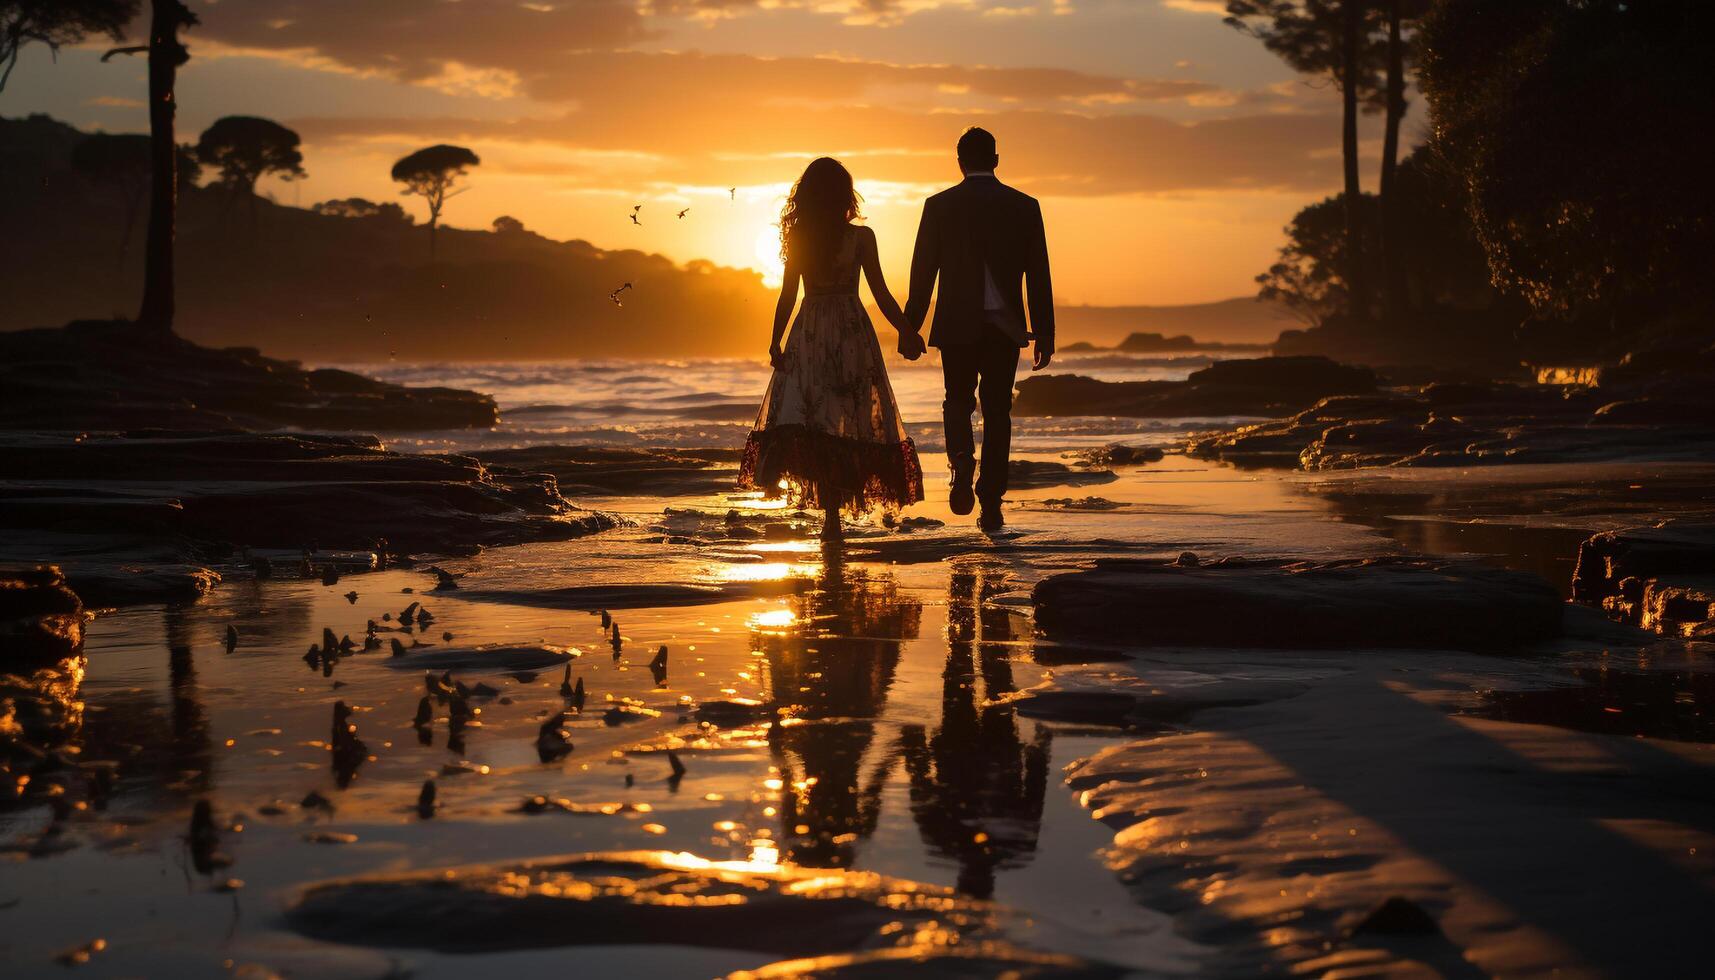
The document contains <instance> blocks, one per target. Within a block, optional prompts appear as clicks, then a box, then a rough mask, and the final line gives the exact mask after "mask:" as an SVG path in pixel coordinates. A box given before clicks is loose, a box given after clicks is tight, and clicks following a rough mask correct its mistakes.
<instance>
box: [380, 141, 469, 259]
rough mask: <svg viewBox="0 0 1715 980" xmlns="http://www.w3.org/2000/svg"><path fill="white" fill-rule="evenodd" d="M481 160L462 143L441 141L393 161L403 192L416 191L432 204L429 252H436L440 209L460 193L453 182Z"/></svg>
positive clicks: (410, 192)
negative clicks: (451, 143) (403, 187)
mask: <svg viewBox="0 0 1715 980" xmlns="http://www.w3.org/2000/svg"><path fill="white" fill-rule="evenodd" d="M480 163H482V160H480V159H479V158H478V157H477V155H476V154H475V153H472V152H471V151H470V150H467V149H465V148H464V147H462V146H451V145H448V144H446V143H439V144H436V145H434V146H426V147H424V148H423V149H421V150H418V151H417V152H415V153H411V154H408V155H406V156H404V157H401V158H400V159H399V162H397V163H395V164H393V179H394V180H396V181H398V182H399V183H401V184H404V185H405V189H404V190H403V191H401V192H400V193H403V194H415V195H417V196H419V197H421V198H422V199H423V201H424V203H426V204H427V205H428V206H429V254H430V255H433V254H434V252H435V229H436V228H437V227H438V226H439V225H440V223H441V209H442V208H444V207H446V203H447V198H449V197H452V196H453V195H454V194H457V193H459V192H458V191H455V190H453V189H452V188H453V184H454V183H455V182H457V180H458V179H459V178H460V177H462V176H464V175H465V173H466V171H467V170H468V169H469V168H471V167H474V166H476V165H478V164H480Z"/></svg>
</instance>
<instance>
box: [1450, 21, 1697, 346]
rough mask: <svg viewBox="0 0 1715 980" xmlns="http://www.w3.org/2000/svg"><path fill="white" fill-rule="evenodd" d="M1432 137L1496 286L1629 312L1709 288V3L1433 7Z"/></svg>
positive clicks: (1566, 304)
mask: <svg viewBox="0 0 1715 980" xmlns="http://www.w3.org/2000/svg"><path fill="white" fill-rule="evenodd" d="M1422 31H1423V42H1424V54H1423V81H1422V86H1423V90H1424V93H1425V96H1426V97H1427V100H1428V102H1429V106H1430V111H1431V114H1432V117H1433V121H1434V137H1433V141H1434V146H1435V147H1436V150H1437V152H1438V153H1439V154H1440V155H1441V156H1442V157H1443V158H1445V159H1446V160H1447V161H1448V163H1449V164H1450V165H1451V166H1452V167H1453V168H1454V169H1455V171H1456V172H1457V173H1458V174H1459V175H1460V176H1461V178H1462V179H1463V181H1464V183H1465V185H1466V186H1467V188H1468V189H1469V208H1470V214H1471V219H1472V223H1473V225H1474V227H1475V229H1476V232H1477V236H1478V238H1479V240H1480V241H1481V242H1482V245H1483V248H1484V250H1485V252H1486V254H1487V257H1488V262H1489V267H1490V270H1491V272H1492V274H1493V278H1494V281H1495V284H1496V285H1497V286H1500V287H1501V288H1504V289H1508V290H1513V291H1516V292H1518V293H1519V294H1521V295H1522V296H1523V297H1524V298H1526V299H1527V300H1529V302H1530V303H1531V305H1532V306H1533V307H1534V308H1535V309H1536V310H1537V311H1538V312H1539V313H1542V314H1552V315H1557V316H1562V317H1572V318H1577V317H1580V316H1585V315H1590V316H1594V317H1597V318H1603V319H1605V318H1611V317H1625V318H1628V319H1632V320H1636V319H1639V318H1647V317H1649V316H1651V315H1652V313H1659V312H1661V311H1662V309H1663V307H1664V305H1665V306H1670V307H1685V306H1686V305H1688V304H1695V305H1701V306H1704V307H1706V306H1707V305H1708V304H1709V303H1710V300H1711V295H1712V292H1715V286H1712V284H1711V281H1710V277H1709V275H1708V263H1709V256H1710V255H1711V254H1712V253H1715V240H1712V239H1715V190H1712V188H1711V184H1710V181H1709V178H1708V175H1707V174H1706V173H1705V172H1704V171H1703V168H1702V166H1701V165H1700V164H1701V162H1702V161H1703V160H1704V159H1705V158H1706V157H1707V152H1706V151H1705V149H1704V147H1705V146H1706V141H1707V139H1708V129H1709V122H1710V110H1709V95H1708V80H1707V78H1706V77H1705V76H1706V75H1707V72H1708V65H1709V54H1710V43H1711V42H1710V38H1711V37H1715V4H1710V3H1708V2H1707V0H1646V2H1638V0H1631V2H1622V0H1443V2H1442V3H1440V4H1439V5H1438V6H1437V7H1436V8H1435V9H1434V10H1433V11H1432V12H1431V13H1430V14H1429V16H1428V17H1427V18H1426V19H1425V21H1424V24H1423V28H1422Z"/></svg>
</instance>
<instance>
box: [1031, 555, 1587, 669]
mask: <svg viewBox="0 0 1715 980" xmlns="http://www.w3.org/2000/svg"><path fill="white" fill-rule="evenodd" d="M1034 598H1035V603H1036V624H1037V626H1038V627H1040V628H1041V629H1042V630H1043V631H1045V632H1046V633H1047V634H1048V636H1049V637H1050V638H1052V639H1056V640H1062V639H1072V640H1089V641H1107V642H1114V643H1122V644H1127V645H1133V646H1140V647H1160V646H1187V647H1256V648H1264V649H1268V648H1274V649H1360V648H1365V647H1394V648H1415V649H1451V650H1497V649H1506V648H1511V647H1517V646H1521V645H1528V644H1532V643H1536V642H1539V641H1542V640H1546V639H1549V638H1552V637H1555V636H1558V635H1559V634H1560V632H1561V618H1562V612H1563V605H1562V602H1561V600H1560V596H1559V595H1558V594H1557V593H1556V592H1555V590H1554V588H1553V587H1552V586H1550V585H1549V584H1548V583H1547V582H1545V581H1543V580H1541V579H1539V578H1537V577H1536V576H1533V575H1528V574H1525V573H1522V572H1515V571H1509V570H1506V569H1499V568H1493V567H1490V566H1487V565H1481V564H1477V563H1474V562H1460V561H1446V560H1437V559H1413V558H1370V559H1362V560H1348V561H1289V560H1245V559H1227V560H1224V561H1219V562H1213V563H1208V564H1202V565H1190V566H1180V565H1176V564H1172V563H1169V562H1165V561H1147V560H1119V561H1105V562H1098V563H1097V565H1096V567H1095V568H1093V569H1089V570H1086V571H1078V572H1070V573H1066V574H1063V575H1056V576H1053V577H1051V578H1048V579H1045V580H1044V581H1042V582H1041V583H1039V584H1038V585H1037V586H1036V590H1035V594H1034Z"/></svg>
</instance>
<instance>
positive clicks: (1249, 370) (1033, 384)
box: [1013, 357, 1376, 418]
mask: <svg viewBox="0 0 1715 980" xmlns="http://www.w3.org/2000/svg"><path fill="white" fill-rule="evenodd" d="M1375 389H1376V376H1375V373H1374V372H1373V371H1371V370H1370V369H1369V368H1362V367H1352V366H1349V365H1344V364H1337V363H1335V362H1333V361H1331V360H1328V359H1327V358H1325V357H1263V358H1255V359H1250V360H1231V361H1217V362H1216V363H1214V364H1211V365H1209V366H1208V367H1206V368H1204V369H1202V370H1201V371H1195V372H1193V373H1192V374H1191V376H1190V377H1189V378H1187V379H1185V380H1184V381H1098V380H1096V379H1095V378H1086V377H1083V376H1082V375H1076V374H1050V375H1042V376H1038V377H1033V378H1025V379H1024V380H1022V381H1020V382H1019V383H1018V398H1017V400H1016V401H1015V402H1014V404H1013V411H1014V412H1015V413H1016V414H1018V415H1119V416H1128V417H1136V418H1167V417H1176V416H1199V415H1264V416H1273V415H1280V414H1282V413H1284V412H1295V411H1298V410H1300V409H1302V408H1305V407H1306V406H1309V405H1312V404H1314V403H1315V402H1316V401H1317V400H1318V399H1321V398H1325V397H1327V396H1329V395H1355V394H1365V393H1368V392H1373V391H1375Z"/></svg>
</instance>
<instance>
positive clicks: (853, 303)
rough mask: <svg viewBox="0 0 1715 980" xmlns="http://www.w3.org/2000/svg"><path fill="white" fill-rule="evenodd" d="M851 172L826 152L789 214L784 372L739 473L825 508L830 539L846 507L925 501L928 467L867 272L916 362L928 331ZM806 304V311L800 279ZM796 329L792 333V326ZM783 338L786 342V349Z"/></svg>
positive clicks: (779, 314) (742, 479) (784, 230)
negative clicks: (911, 325)
mask: <svg viewBox="0 0 1715 980" xmlns="http://www.w3.org/2000/svg"><path fill="white" fill-rule="evenodd" d="M858 217H859V215H858V195H857V192H856V191H855V190H854V189H853V188H852V175H851V174H850V173H848V172H847V171H846V168H845V167H843V166H841V165H840V163H839V161H837V160H833V159H830V158H828V157H822V158H821V159H819V160H816V161H814V162H813V163H811V164H810V166H809V167H807V168H806V169H805V170H804V175H803V176H802V177H799V178H798V182H797V183H796V184H794V185H793V187H792V193H791V194H790V195H789V196H788V197H787V199H786V207H785V208H784V209H783V210H782V211H781V213H780V255H781V258H782V259H783V260H784V261H785V264H786V271H785V275H784V277H783V280H782V282H781V284H780V302H779V303H778V304H776V306H775V309H774V336H773V340H772V341H771V342H770V344H769V347H768V359H769V361H770V363H772V364H773V365H774V376H773V378H771V379H770V380H769V382H768V393H767V394H766V395H765V396H763V399H762V411H761V413H760V414H759V415H758V416H757V419H756V428H755V429H754V430H753V431H752V432H751V433H750V439H749V440H748V441H747V442H746V443H745V447H744V462H743V464H742V466H741V468H740V470H739V486H740V487H741V488H743V489H755V490H763V491H765V492H767V493H770V494H772V493H776V492H778V491H779V490H780V489H782V487H783V488H784V490H785V491H786V493H787V495H788V497H789V498H790V499H792V500H793V501H794V502H795V503H797V504H798V505H799V506H802V507H807V508H812V509H819V510H821V511H822V513H823V515H824V519H823V524H822V536H823V537H824V538H836V537H838V536H839V534H840V512H841V511H842V510H843V511H845V512H847V513H850V514H853V515H858V514H862V513H864V512H866V511H868V510H870V509H871V508H873V507H881V508H882V509H884V510H886V511H889V512H892V511H896V510H898V509H899V508H902V507H905V506H908V505H910V504H913V503H916V502H917V501H919V500H922V499H923V470H922V468H921V467H919V465H918V463H917V449H916V447H914V446H913V445H912V444H911V440H910V439H909V438H908V437H907V436H906V435H905V426H904V425H903V423H902V422H901V421H900V418H899V406H898V405H897V404H896V403H895V402H894V400H893V387H892V386H891V385H889V384H888V382H887V367H886V365H885V364H884V363H883V361H882V358H881V345H880V344H879V343H877V341H876V337H875V328H874V327H873V326H872V325H871V324H870V320H869V314H868V312H866V311H865V310H864V306H863V303H862V301H860V300H859V299H858V272H859V270H860V269H861V270H862V272H863V274H864V277H865V278H866V279H868V280H869V291H870V295H872V296H873V297H875V305H876V307H877V308H878V309H880V310H881V315H882V316H884V317H886V318H887V321H888V322H889V323H891V324H893V326H894V328H895V329H897V330H899V331H900V352H901V353H902V354H904V355H906V356H907V357H909V358H912V359H913V360H915V359H916V357H917V356H919V355H920V354H921V353H922V352H923V341H922V338H921V337H919V336H917V334H916V333H915V332H914V331H910V330H907V329H906V327H905V316H904V314H903V313H902V312H900V309H899V304H898V303H897V302H895V301H894V299H893V294H892V293H890V292H888V289H887V281H886V280H885V279H884V278H882V275H881V261H880V259H879V258H878V257H877V255H876V247H875V232H873V231H871V230H870V229H868V228H866V227H863V226H861V225H854V224H852V222H853V220H855V219H856V218H858ZM800 282H802V283H803V286H804V304H803V306H802V308H800V309H799V311H798V317H797V319H796V320H791V317H792V308H793V307H794V306H795V305H797V302H798V286H799V283H800ZM788 320H791V323H792V334H791V336H789V337H788V336H786V324H787V322H788ZM782 338H784V340H785V344H784V346H782V343H781V341H782Z"/></svg>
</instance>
